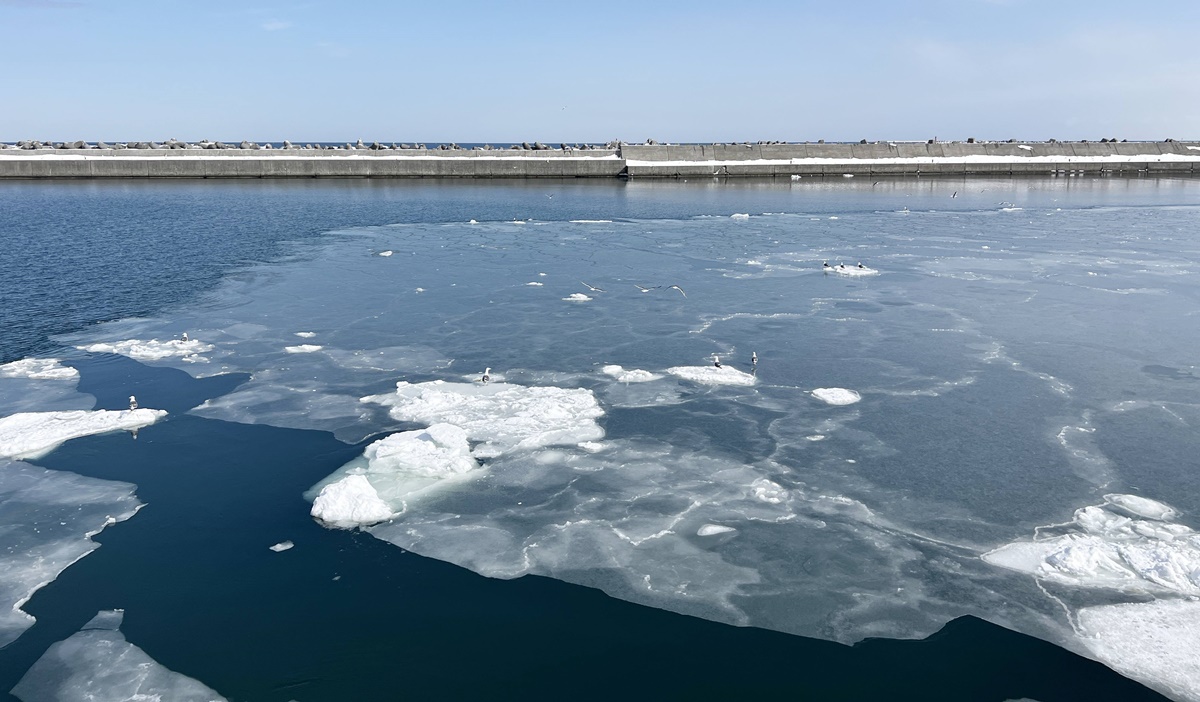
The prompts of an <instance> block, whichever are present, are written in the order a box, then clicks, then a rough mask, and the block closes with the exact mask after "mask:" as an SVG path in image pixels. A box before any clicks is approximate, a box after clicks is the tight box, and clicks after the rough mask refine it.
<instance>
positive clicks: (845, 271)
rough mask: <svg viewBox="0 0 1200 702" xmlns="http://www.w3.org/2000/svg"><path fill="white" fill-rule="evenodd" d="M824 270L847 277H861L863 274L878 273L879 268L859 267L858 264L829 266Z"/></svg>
mask: <svg viewBox="0 0 1200 702" xmlns="http://www.w3.org/2000/svg"><path fill="white" fill-rule="evenodd" d="M824 270H825V272H827V273H836V274H838V275H844V276H847V277H849V278H861V277H865V276H871V275H879V269H877V268H866V267H863V268H859V267H858V266H830V267H829V268H826V269H824Z"/></svg>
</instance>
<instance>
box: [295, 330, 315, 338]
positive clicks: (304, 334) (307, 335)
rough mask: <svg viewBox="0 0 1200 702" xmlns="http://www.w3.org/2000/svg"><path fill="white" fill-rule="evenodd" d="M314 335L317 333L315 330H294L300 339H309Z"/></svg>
mask: <svg viewBox="0 0 1200 702" xmlns="http://www.w3.org/2000/svg"><path fill="white" fill-rule="evenodd" d="M316 335H317V334H316V332H308V331H304V332H296V336H298V337H300V338H301V339H311V338H313V337H314V336H316Z"/></svg>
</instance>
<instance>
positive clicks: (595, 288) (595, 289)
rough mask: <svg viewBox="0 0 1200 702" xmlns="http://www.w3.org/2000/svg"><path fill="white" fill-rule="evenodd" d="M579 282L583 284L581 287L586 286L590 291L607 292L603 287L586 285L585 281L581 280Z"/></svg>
mask: <svg viewBox="0 0 1200 702" xmlns="http://www.w3.org/2000/svg"><path fill="white" fill-rule="evenodd" d="M579 282H580V283H582V284H583V287H585V288H587V289H588V290H591V291H592V292H608V291H607V290H604V289H603V288H598V287H596V286H595V285H588V284H587V283H584V282H583V281H582V280H581V281H579Z"/></svg>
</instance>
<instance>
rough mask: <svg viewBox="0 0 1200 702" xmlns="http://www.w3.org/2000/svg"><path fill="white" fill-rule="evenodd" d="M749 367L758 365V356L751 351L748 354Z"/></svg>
mask: <svg viewBox="0 0 1200 702" xmlns="http://www.w3.org/2000/svg"><path fill="white" fill-rule="evenodd" d="M750 365H752V366H757V365H758V354H757V353H755V352H753V351H751V352H750Z"/></svg>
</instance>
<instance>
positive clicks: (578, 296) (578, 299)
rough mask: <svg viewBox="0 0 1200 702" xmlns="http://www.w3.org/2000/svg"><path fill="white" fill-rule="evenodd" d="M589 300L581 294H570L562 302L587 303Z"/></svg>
mask: <svg viewBox="0 0 1200 702" xmlns="http://www.w3.org/2000/svg"><path fill="white" fill-rule="evenodd" d="M591 299H592V298H590V297H588V296H587V295H584V294H583V293H571V294H570V295H568V296H566V297H564V298H563V300H564V301H565V302H587V301H589V300H591Z"/></svg>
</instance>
